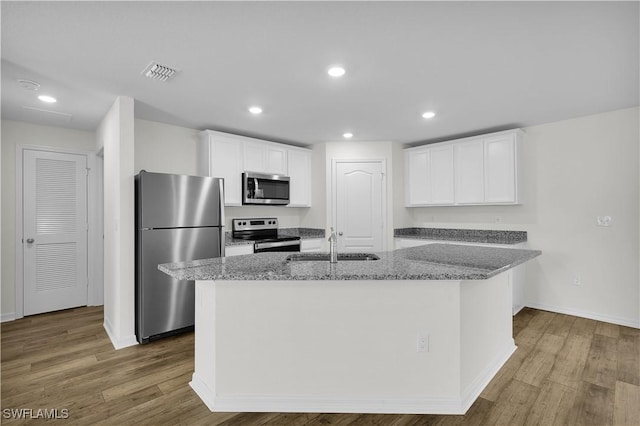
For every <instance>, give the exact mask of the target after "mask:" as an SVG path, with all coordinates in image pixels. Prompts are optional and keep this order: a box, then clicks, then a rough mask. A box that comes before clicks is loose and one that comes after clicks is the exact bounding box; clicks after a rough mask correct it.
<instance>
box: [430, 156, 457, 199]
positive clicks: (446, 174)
mask: <svg viewBox="0 0 640 426" xmlns="http://www.w3.org/2000/svg"><path fill="white" fill-rule="evenodd" d="M429 157H430V158H429V163H430V167H429V169H430V172H431V173H430V179H429V181H428V186H430V188H431V200H430V204H452V203H453V202H454V200H453V146H452V145H445V146H441V147H438V148H431V149H429Z"/></svg>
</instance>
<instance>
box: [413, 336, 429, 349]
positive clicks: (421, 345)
mask: <svg viewBox="0 0 640 426" xmlns="http://www.w3.org/2000/svg"><path fill="white" fill-rule="evenodd" d="M416 352H429V335H428V334H427V333H418V338H417V340H416Z"/></svg>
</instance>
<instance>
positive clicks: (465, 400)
mask: <svg viewBox="0 0 640 426" xmlns="http://www.w3.org/2000/svg"><path fill="white" fill-rule="evenodd" d="M516 349H518V347H517V346H516V344H515V342H514V341H513V339H512V340H511V342H510V343H509V345H507V346H505V348H504V349H503V350H502V351H501V352H500V353H498V355H497V356H496V357H495V358H494V359H493V361H492V362H491V363H489V364H488V365H487V366H486V367H485V368H483V369H482V371H481V372H480V374H478V376H477V377H476V378H475V379H474V380H473V382H471V383H470V384H469V386H467V388H466V389H464V390H463V392H462V409H463V411H464V412H465V413H466V412H467V410H468V409H469V408H471V406H472V405H473V403H474V402H475V401H476V399H478V397H479V396H480V394H481V393H482V391H483V390H484V388H486V387H487V385H488V384H489V382H490V381H491V380H492V379H493V378H494V377H495V376H496V374H498V371H500V369H501V368H502V366H503V365H504V364H505V363H506V362H507V361H508V360H509V358H511V355H513V353H514V352H515V351H516Z"/></svg>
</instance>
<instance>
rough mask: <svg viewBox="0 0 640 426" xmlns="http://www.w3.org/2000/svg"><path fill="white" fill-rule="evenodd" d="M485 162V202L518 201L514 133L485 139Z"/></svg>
mask: <svg viewBox="0 0 640 426" xmlns="http://www.w3.org/2000/svg"><path fill="white" fill-rule="evenodd" d="M484 164H485V179H484V190H485V202H487V203H515V202H517V199H516V184H515V177H516V170H515V137H514V135H505V136H498V137H495V138H488V139H485V141H484Z"/></svg>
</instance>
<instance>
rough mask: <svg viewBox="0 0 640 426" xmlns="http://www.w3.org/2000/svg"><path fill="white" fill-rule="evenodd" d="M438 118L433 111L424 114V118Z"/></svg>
mask: <svg viewBox="0 0 640 426" xmlns="http://www.w3.org/2000/svg"><path fill="white" fill-rule="evenodd" d="M435 116H436V113H435V112H433V111H427V112H425V113H424V114H422V118H433V117H435Z"/></svg>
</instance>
